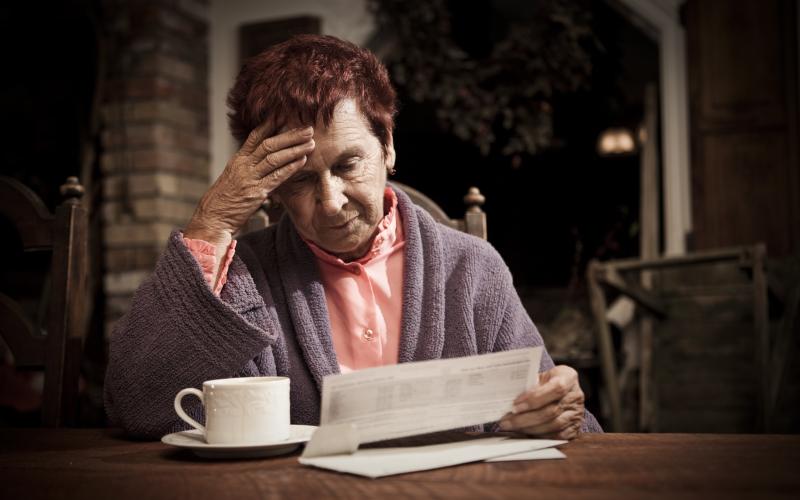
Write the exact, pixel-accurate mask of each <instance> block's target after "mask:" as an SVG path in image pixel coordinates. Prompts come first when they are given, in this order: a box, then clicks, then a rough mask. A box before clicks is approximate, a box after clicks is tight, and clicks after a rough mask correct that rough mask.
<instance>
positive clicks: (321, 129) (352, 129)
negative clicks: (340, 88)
mask: <svg viewBox="0 0 800 500" xmlns="http://www.w3.org/2000/svg"><path fill="white" fill-rule="evenodd" d="M309 125H312V126H313V127H314V141H315V142H316V143H317V145H318V146H319V145H322V143H323V142H325V141H335V142H340V141H343V142H352V141H356V140H358V141H365V142H376V143H378V145H380V144H379V141H378V138H377V137H375V135H374V134H373V133H372V129H371V128H370V126H369V122H368V121H367V118H366V117H365V116H364V113H362V112H361V110H360V108H359V106H358V104H357V103H356V101H355V100H353V99H349V98H348V99H342V100H341V101H339V102H338V103H336V106H335V107H334V109H333V115H332V116H331V119H330V121H329V122H328V123H325V121H324V120H323V118H322V117H321V116H318V117H317V119H316V123H303V122H302V121H301V119H300V118H299V117H291V118H289V119H288V120H287V121H286V122H285V123H284V124H283V125H282V126H281V128H280V131H279V132H285V131H288V130H292V129H295V128H298V127H307V126H309Z"/></svg>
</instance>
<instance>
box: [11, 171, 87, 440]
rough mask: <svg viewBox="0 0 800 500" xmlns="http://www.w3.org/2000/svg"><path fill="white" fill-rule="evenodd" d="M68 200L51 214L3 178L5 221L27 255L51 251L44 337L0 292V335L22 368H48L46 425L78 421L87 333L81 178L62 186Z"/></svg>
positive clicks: (44, 396)
mask: <svg viewBox="0 0 800 500" xmlns="http://www.w3.org/2000/svg"><path fill="white" fill-rule="evenodd" d="M61 194H62V196H64V201H63V202H62V204H61V205H59V206H58V207H57V208H56V211H55V214H51V213H50V212H49V211H48V210H47V208H46V207H45V205H44V203H43V202H42V201H41V199H40V198H39V197H38V196H37V195H36V194H35V193H34V192H33V191H31V190H30V189H29V188H27V187H26V186H25V185H23V184H22V183H20V182H19V181H17V180H15V179H11V178H8V177H2V176H0V216H2V217H4V218H6V219H7V220H8V221H9V222H11V224H12V225H13V226H14V227H15V228H16V230H17V232H18V234H19V239H20V241H21V242H22V247H23V250H24V251H26V252H29V251H41V250H47V251H51V252H52V258H51V269H50V279H49V284H50V286H49V293H48V294H47V297H45V300H47V301H48V302H49V303H48V307H47V311H48V314H47V319H46V322H45V324H44V332H42V331H39V327H38V325H36V324H35V322H33V321H31V320H30V318H29V317H28V315H27V314H26V313H25V311H24V310H23V308H22V307H21V306H20V305H19V304H18V303H17V302H16V301H15V300H13V299H12V298H10V297H9V296H7V295H5V294H2V293H0V336H2V338H3V340H4V341H5V343H6V345H7V346H8V348H9V350H10V351H11V354H12V355H13V357H14V362H15V365H16V366H18V367H26V368H27V367H43V368H44V374H45V378H44V391H43V394H42V423H43V424H44V425H46V426H51V427H58V426H62V425H70V424H73V423H74V422H75V418H76V412H77V397H78V378H79V373H80V355H81V342H82V339H83V335H84V331H85V326H86V324H85V316H86V315H85V307H86V306H87V301H86V300H85V298H86V290H87V287H86V278H87V277H86V268H87V243H88V242H87V239H88V238H87V231H88V226H87V215H86V210H85V209H84V208H83V207H82V206H81V204H80V198H81V196H82V195H83V187H82V186H81V185H80V184H79V182H78V179H77V178H76V177H69V178H68V179H67V182H66V183H65V184H64V185H62V186H61Z"/></svg>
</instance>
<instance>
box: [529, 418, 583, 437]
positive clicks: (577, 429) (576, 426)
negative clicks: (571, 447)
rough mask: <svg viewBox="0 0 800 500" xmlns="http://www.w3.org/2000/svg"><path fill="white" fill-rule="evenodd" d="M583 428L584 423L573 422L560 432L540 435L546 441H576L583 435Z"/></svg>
mask: <svg viewBox="0 0 800 500" xmlns="http://www.w3.org/2000/svg"><path fill="white" fill-rule="evenodd" d="M581 427H583V421H582V420H581V421H577V422H573V423H572V424H570V425H569V426H567V428H566V429H562V430H560V431H558V432H549V433H546V434H540V436H541V437H543V438H545V439H566V440H570V439H575V438H576V437H578V436H580V435H581Z"/></svg>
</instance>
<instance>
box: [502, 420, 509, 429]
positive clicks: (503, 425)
mask: <svg viewBox="0 0 800 500" xmlns="http://www.w3.org/2000/svg"><path fill="white" fill-rule="evenodd" d="M500 428H501V429H502V430H504V431H507V430H509V429H511V422H509V421H508V420H501V421H500Z"/></svg>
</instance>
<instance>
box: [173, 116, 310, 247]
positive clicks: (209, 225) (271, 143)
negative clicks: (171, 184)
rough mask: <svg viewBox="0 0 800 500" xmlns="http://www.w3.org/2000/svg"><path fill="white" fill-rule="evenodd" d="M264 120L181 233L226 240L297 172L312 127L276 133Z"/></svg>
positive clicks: (271, 123)
mask: <svg viewBox="0 0 800 500" xmlns="http://www.w3.org/2000/svg"><path fill="white" fill-rule="evenodd" d="M277 129H278V127H277V126H276V124H275V122H274V121H273V120H268V121H266V122H265V123H263V124H262V125H260V126H259V127H257V128H256V129H254V130H253V131H252V132H251V133H250V135H249V136H248V137H247V140H245V142H244V144H242V147H241V148H240V149H239V151H238V152H237V153H236V154H235V155H234V156H233V157H232V158H231V159H230V161H229V162H228V165H227V166H226V167H225V170H224V171H223V172H222V174H221V175H220V176H219V178H218V179H217V180H216V182H214V184H213V185H212V186H211V188H209V190H208V191H207V192H206V193H205V195H204V196H203V198H202V199H201V201H200V203H199V205H198V207H197V209H196V210H195V213H194V215H193V216H192V220H191V221H190V222H189V224H188V225H187V227H186V231H185V232H184V235H185V236H186V237H189V238H199V239H204V240H206V241H209V242H212V243H213V242H217V241H222V240H229V239H230V238H231V237H232V235H233V234H234V233H235V232H236V231H238V230H239V229H240V228H241V227H242V226H243V225H244V224H245V222H247V219H248V218H250V216H251V215H252V214H253V213H254V212H255V211H256V210H258V208H259V207H260V206H261V205H262V204H263V203H264V202H265V201H266V199H267V196H268V195H269V194H270V193H271V192H273V191H274V190H275V189H277V188H278V186H280V185H281V184H282V183H283V182H285V181H286V180H287V179H288V178H290V177H291V176H292V175H294V173H295V172H297V171H298V170H299V169H301V168H302V167H303V166H304V165H305V164H306V162H307V160H308V155H310V154H311V152H312V151H313V150H314V147H315V144H314V139H313V135H314V129H313V128H312V127H300V128H293V129H291V130H287V131H284V132H280V133H275V132H276V130H277Z"/></svg>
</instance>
